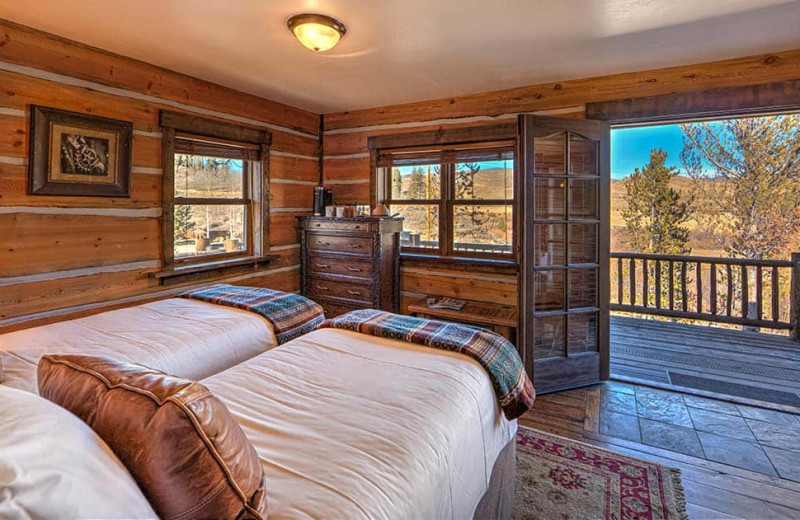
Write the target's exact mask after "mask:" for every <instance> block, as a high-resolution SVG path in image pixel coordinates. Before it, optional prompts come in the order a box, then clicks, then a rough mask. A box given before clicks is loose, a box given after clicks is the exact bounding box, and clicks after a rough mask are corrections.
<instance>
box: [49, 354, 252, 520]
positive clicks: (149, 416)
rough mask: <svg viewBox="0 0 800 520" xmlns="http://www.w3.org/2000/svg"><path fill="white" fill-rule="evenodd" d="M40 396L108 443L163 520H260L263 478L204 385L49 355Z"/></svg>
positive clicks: (244, 441)
mask: <svg viewBox="0 0 800 520" xmlns="http://www.w3.org/2000/svg"><path fill="white" fill-rule="evenodd" d="M38 376H39V393H40V394H41V395H42V396H43V397H46V398H47V399H49V400H51V401H53V402H55V403H56V404H59V405H61V406H62V407H64V408H66V409H67V410H69V411H71V412H72V413H74V414H75V415H77V416H78V417H80V418H81V419H83V421H84V422H86V423H87V424H88V425H89V426H91V427H92V429H94V431H95V432H97V433H98V435H100V437H102V438H103V440H105V441H106V443H107V444H108V445H109V446H110V447H111V449H112V450H113V451H114V452H115V453H116V454H117V456H118V457H119V458H120V460H121V461H122V462H123V464H125V466H127V468H128V471H130V473H131V474H132V475H133V477H134V478H135V479H136V481H137V482H138V484H139V486H140V487H141V488H142V491H143V492H144V494H145V495H146V496H147V497H148V499H149V500H150V503H151V504H152V505H153V509H155V511H156V513H157V514H158V515H159V517H161V518H163V519H178V518H179V519H181V520H188V519H193V518H216V519H220V520H222V519H228V518H237V519H263V518H266V516H267V513H266V511H267V500H266V494H265V489H264V473H263V469H262V467H261V464H260V462H259V459H258V455H257V454H256V451H255V449H254V448H253V446H252V445H251V444H250V442H249V441H248V440H247V438H246V437H245V435H244V432H243V431H242V429H241V428H240V427H239V425H238V424H237V423H236V421H235V420H234V419H233V417H232V416H231V415H230V412H228V409H227V408H226V407H225V405H224V404H222V402H221V401H219V400H218V399H217V398H216V397H214V396H213V395H212V394H211V392H210V391H209V390H208V389H207V388H206V387H205V386H203V385H201V384H200V383H197V382H194V381H190V380H187V379H180V378H177V377H173V376H169V375H166V374H164V373H162V372H159V371H157V370H152V369H149V368H146V367H142V366H140V365H134V364H131V363H124V362H120V361H114V360H110V359H103V358H96V357H89V356H44V357H43V358H42V359H41V361H40V362H39V369H38Z"/></svg>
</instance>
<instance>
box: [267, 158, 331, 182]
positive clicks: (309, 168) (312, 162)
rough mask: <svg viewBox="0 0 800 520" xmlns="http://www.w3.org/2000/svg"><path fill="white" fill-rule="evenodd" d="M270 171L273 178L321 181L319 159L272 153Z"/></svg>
mask: <svg viewBox="0 0 800 520" xmlns="http://www.w3.org/2000/svg"><path fill="white" fill-rule="evenodd" d="M269 173H270V178H271V179H272V180H275V179H294V180H298V181H309V182H318V181H319V160H318V159H317V158H316V157H314V158H313V159H301V158H299V157H287V156H285V155H278V154H270V156H269Z"/></svg>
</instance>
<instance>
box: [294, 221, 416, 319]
mask: <svg viewBox="0 0 800 520" xmlns="http://www.w3.org/2000/svg"><path fill="white" fill-rule="evenodd" d="M297 220H299V221H300V232H301V234H302V239H301V242H300V243H301V256H302V263H301V266H302V271H301V280H302V282H301V287H302V293H303V296H306V297H308V298H311V299H312V300H314V301H316V302H318V303H319V304H320V305H322V307H323V309H324V310H325V317H326V318H332V317H334V316H338V315H339V314H343V313H345V312H349V311H352V310H354V309H368V308H372V309H381V310H385V311H390V312H397V311H398V309H399V308H400V280H399V278H400V232H401V231H402V230H403V219H402V218H391V217H354V218H330V217H297Z"/></svg>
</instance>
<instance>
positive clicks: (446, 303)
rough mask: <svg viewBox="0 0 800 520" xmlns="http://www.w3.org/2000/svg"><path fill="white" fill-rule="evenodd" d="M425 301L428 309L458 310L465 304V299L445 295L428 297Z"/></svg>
mask: <svg viewBox="0 0 800 520" xmlns="http://www.w3.org/2000/svg"><path fill="white" fill-rule="evenodd" d="M427 302H428V308H429V309H448V310H451V311H460V310H461V309H463V308H464V305H466V304H467V301H466V300H457V299H455V298H448V297H447V296H442V297H439V298H437V297H432V298H428V299H427Z"/></svg>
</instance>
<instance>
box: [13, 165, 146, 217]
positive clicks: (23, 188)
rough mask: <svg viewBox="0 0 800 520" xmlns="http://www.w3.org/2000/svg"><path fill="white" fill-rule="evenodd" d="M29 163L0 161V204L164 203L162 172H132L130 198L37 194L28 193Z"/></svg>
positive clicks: (99, 205) (136, 205)
mask: <svg viewBox="0 0 800 520" xmlns="http://www.w3.org/2000/svg"><path fill="white" fill-rule="evenodd" d="M27 190H28V167H27V166H16V165H10V164H2V165H0V206H35V207H48V206H58V207H73V208H74V207H87V206H91V207H96V208H158V207H160V206H161V176H160V175H150V174H141V173H134V174H131V196H130V198H115V197H92V198H91V199H87V198H86V197H53V196H47V197H42V196H39V197H36V196H31V195H28V191H27Z"/></svg>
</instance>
